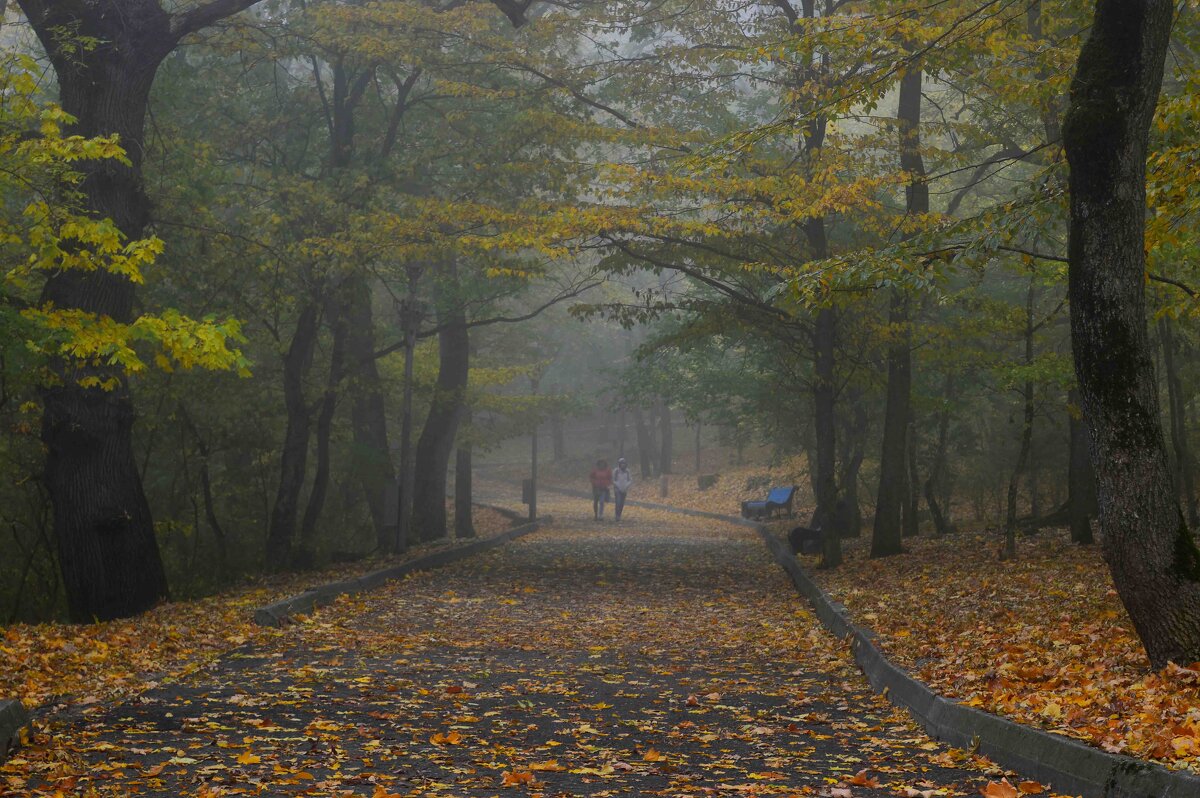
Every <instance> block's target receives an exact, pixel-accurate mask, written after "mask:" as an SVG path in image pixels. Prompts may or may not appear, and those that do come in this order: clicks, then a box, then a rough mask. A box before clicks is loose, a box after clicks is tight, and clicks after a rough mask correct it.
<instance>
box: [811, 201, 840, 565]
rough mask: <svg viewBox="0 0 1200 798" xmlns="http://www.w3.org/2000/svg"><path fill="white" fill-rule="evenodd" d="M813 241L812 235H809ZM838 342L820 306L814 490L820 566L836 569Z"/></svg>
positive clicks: (830, 315)
mask: <svg viewBox="0 0 1200 798" xmlns="http://www.w3.org/2000/svg"><path fill="white" fill-rule="evenodd" d="M814 221H815V222H817V223H819V224H820V226H821V233H820V236H821V237H823V236H824V233H825V223H824V221H823V220H810V221H809V224H810V225H811V224H813V223H814ZM810 240H811V237H810ZM836 344H837V316H836V314H835V312H834V310H833V308H821V309H820V310H818V311H817V320H816V325H815V326H814V329H813V349H814V350H815V357H816V360H815V368H814V374H813V410H814V413H813V420H814V426H815V429H814V432H815V435H816V448H817V469H816V483H815V487H816V490H815V493H816V499H817V507H816V511H815V512H816V513H817V514H818V515H820V517H821V518H823V519H824V523H823V524H822V528H821V531H822V533H823V534H822V536H821V539H822V542H823V547H822V549H821V566H822V567H823V568H836V567H837V566H839V565H841V564H842V535H843V534H845V530H843V529H840V528H839V527H838V524H837V521H838V519H840V518H841V515H842V514H840V513H838V512H836V507H837V482H836V481H835V480H836V476H835V473H836V470H837V427H836V425H837V417H836V409H835V405H834V401H835V400H834V393H835V391H836V385H835V379H836V375H835V373H834V369H835V360H834V351H835V347H836Z"/></svg>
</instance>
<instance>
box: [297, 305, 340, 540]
mask: <svg viewBox="0 0 1200 798" xmlns="http://www.w3.org/2000/svg"><path fill="white" fill-rule="evenodd" d="M329 304H330V306H331V307H330V312H329V316H330V318H329V326H330V327H331V328H332V331H333V343H332V345H331V346H330V353H329V377H328V380H327V381H326V383H325V394H324V396H322V397H321V411H320V413H318V414H317V428H316V438H317V463H316V468H314V469H313V482H312V487H311V488H309V491H308V503H307V504H306V505H305V507H304V517H303V518H302V519H301V520H300V545H301V546H302V547H303V548H304V551H305V558H306V559H307V560H308V561H309V562H311V560H312V545H313V538H314V537H316V532H317V523H318V522H319V521H320V520H321V511H322V510H323V509H324V508H325V497H326V495H328V493H329V458H330V444H331V440H330V439H331V438H332V437H333V416H334V413H335V412H336V411H337V396H338V388H339V387H340V385H341V382H342V377H343V376H344V371H345V350H346V321H345V318H344V317H343V316H342V314H340V313H339V312H338V309H337V307H336V302H330V303H329Z"/></svg>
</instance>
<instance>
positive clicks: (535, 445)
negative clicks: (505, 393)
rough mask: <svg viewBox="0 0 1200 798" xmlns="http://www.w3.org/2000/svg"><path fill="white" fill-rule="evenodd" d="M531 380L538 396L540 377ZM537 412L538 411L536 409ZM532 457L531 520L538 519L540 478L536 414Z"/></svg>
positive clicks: (530, 475) (531, 450) (531, 448)
mask: <svg viewBox="0 0 1200 798" xmlns="http://www.w3.org/2000/svg"><path fill="white" fill-rule="evenodd" d="M529 381H530V382H532V383H533V395H534V396H537V392H538V378H537V377H530V378H529ZM535 412H536V411H535ZM530 455H531V456H530V459H531V461H532V466H531V468H530V472H529V478H530V483H531V485H532V490H530V491H529V520H530V521H536V520H537V479H538V424H537V420H536V416H535V420H534V422H533V439H532V443H531V446H530Z"/></svg>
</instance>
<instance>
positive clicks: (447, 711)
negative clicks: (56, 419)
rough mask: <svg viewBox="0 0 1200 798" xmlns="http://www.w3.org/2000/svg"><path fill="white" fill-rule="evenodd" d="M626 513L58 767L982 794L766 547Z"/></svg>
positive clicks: (474, 782)
mask: <svg viewBox="0 0 1200 798" xmlns="http://www.w3.org/2000/svg"><path fill="white" fill-rule="evenodd" d="M577 504H578V503H577V502H576V503H573V504H570V505H564V506H563V507H562V508H561V509H560V508H557V507H556V508H553V510H554V511H555V512H557V513H558V514H559V515H560V516H561V513H562V512H563V511H567V510H571V509H573V510H574V511H575V512H576V513H578V507H576V506H575V505H577ZM630 512H631V517H630V518H629V519H628V523H627V524H625V525H622V526H621V527H616V526H615V525H613V524H611V523H609V524H604V525H600V524H596V523H594V522H592V521H591V520H590V519H588V520H575V521H572V520H569V519H568V520H566V521H565V522H562V523H560V524H558V525H556V526H555V527H554V528H553V529H550V530H546V531H542V532H538V533H537V534H535V535H532V536H530V537H529V538H525V539H522V540H521V541H519V542H516V543H513V544H510V545H508V546H506V547H504V548H502V549H501V550H499V551H497V552H495V553H492V554H488V555H483V556H480V557H477V558H474V559H472V560H470V561H467V562H464V563H461V564H458V565H455V566H451V567H448V568H446V569H443V570H439V571H436V572H432V573H426V574H420V575H417V576H415V577H412V578H409V579H407V580H405V581H403V582H400V583H395V584H393V585H390V586H389V587H387V588H385V589H383V590H380V591H377V592H375V593H372V594H369V595H368V596H365V597H359V598H358V599H355V600H352V601H346V602H343V603H340V604H339V605H336V606H335V607H333V608H331V609H329V610H327V611H324V612H322V613H321V614H320V615H318V616H317V618H316V619H315V621H314V622H312V623H309V624H305V625H303V626H297V627H293V628H291V629H289V630H286V631H284V632H282V633H280V634H279V635H277V636H274V637H272V638H270V639H269V640H268V642H267V643H265V644H264V643H260V644H258V645H257V646H254V647H244V648H243V649H240V650H239V651H237V652H235V653H234V654H233V655H231V656H229V657H226V658H225V659H224V660H222V661H221V662H220V663H219V664H218V665H216V666H215V667H214V668H213V669H211V670H209V671H207V672H203V673H201V674H198V675H196V676H195V677H193V678H192V680H191V681H188V682H184V683H178V684H173V685H169V686H165V687H162V688H158V689H155V690H153V691H151V692H149V693H147V694H145V695H143V696H142V697H141V698H140V699H139V700H136V701H133V702H130V703H126V704H122V705H119V706H116V707H112V708H108V709H106V710H104V711H103V712H100V713H94V714H92V715H89V716H88V717H87V719H86V721H84V720H80V721H76V722H74V723H73V724H70V725H67V726H66V727H65V728H63V729H61V730H60V734H59V735H58V737H57V738H56V740H55V742H54V745H55V746H57V747H58V748H59V749H61V754H59V758H61V759H62V760H64V761H72V762H73V763H74V765H75V766H77V765H78V758H79V757H82V758H84V759H85V760H87V762H89V763H90V769H89V772H88V773H87V775H86V776H84V777H83V778H81V779H80V780H79V781H78V783H77V784H76V787H77V789H78V794H80V795H84V794H87V793H86V791H87V790H88V789H94V790H95V793H96V794H98V795H105V796H108V795H122V796H124V795H154V796H172V797H173V796H177V795H203V796H215V795H239V794H251V795H253V794H260V795H268V796H284V795H320V796H333V795H362V796H374V798H385V796H394V795H400V796H496V795H532V796H537V795H541V796H545V797H546V798H551V797H552V796H617V795H621V796H656V795H661V796H678V797H680V798H683V797H685V796H686V797H688V798H693V797H694V798H700V796H768V795H781V796H796V795H810V794H814V795H835V796H836V795H842V796H845V795H852V796H883V795H888V796H895V795H903V794H905V793H904V790H905V789H909V790H913V791H914V792H910V793H908V794H910V795H916V794H919V793H920V791H927V790H934V791H935V792H929V793H926V794H928V795H977V794H978V791H979V787H980V785H981V784H983V783H986V781H987V780H988V778H987V777H986V776H985V774H984V773H983V772H982V771H981V769H980V768H981V765H980V764H979V763H978V762H974V761H972V759H971V758H970V757H965V756H963V755H962V754H961V753H960V754H956V753H953V752H950V751H948V749H946V748H944V747H942V746H939V745H937V744H934V743H932V742H930V741H929V740H928V739H927V738H926V737H924V736H923V735H922V734H921V733H920V732H919V731H917V730H916V728H915V727H913V726H912V725H911V724H910V723H909V722H908V721H907V720H906V719H905V718H904V717H903V716H902V715H901V714H899V713H897V712H894V711H893V710H892V709H891V708H890V707H889V705H887V704H886V702H884V701H882V700H880V699H878V698H877V697H874V696H872V695H871V694H870V692H869V690H868V689H867V686H866V684H865V682H864V680H863V679H862V678H861V677H860V676H859V675H858V673H857V671H856V670H855V669H854V668H853V666H852V665H851V663H850V661H849V659H848V657H847V655H846V653H845V652H844V651H843V650H842V647H841V646H840V644H838V643H837V642H836V641H833V640H831V639H830V638H829V637H828V636H827V635H825V634H824V633H823V632H821V631H820V629H819V626H818V625H817V623H816V621H815V619H814V618H813V617H812V616H811V614H810V613H809V612H808V611H807V609H806V608H805V607H804V606H803V605H802V603H801V602H800V600H799V599H798V598H797V597H796V596H795V594H794V593H793V592H792V590H791V587H790V584H789V583H788V582H787V581H786V580H785V578H784V576H783V574H782V572H780V571H779V569H778V568H777V567H776V566H775V565H774V564H773V563H772V562H771V560H770V559H769V557H768V555H767V553H766V551H765V549H764V548H763V546H762V544H761V542H760V541H759V540H758V539H757V537H756V536H755V535H754V534H753V533H752V532H749V531H747V530H743V529H740V528H736V527H733V526H729V525H724V524H719V523H715V522H701V521H695V520H691V519H680V518H678V517H674V516H668V515H666V514H661V513H658V514H655V513H651V512H649V511H645V510H637V511H636V512H635V511H632V510H631V511H630ZM50 758H51V759H52V758H53V757H50ZM45 759H46V757H42V758H40V761H45ZM864 769H866V771H867V773H866V774H864V775H863V776H861V777H859V779H858V781H859V782H870V781H871V780H877V781H878V782H879V783H880V785H881V786H879V787H870V786H863V785H862V784H861V783H859V784H856V783H853V782H852V781H850V780H851V779H853V777H854V776H855V774H856V773H858V772H859V771H862V770H864ZM992 778H998V775H993V776H992ZM846 789H848V790H849V791H850V792H844V791H843V790H846ZM10 794H11V793H10Z"/></svg>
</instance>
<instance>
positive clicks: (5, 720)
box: [0, 698, 29, 762]
mask: <svg viewBox="0 0 1200 798" xmlns="http://www.w3.org/2000/svg"><path fill="white" fill-rule="evenodd" d="M28 725H29V713H28V712H26V711H25V706H24V704H22V703H21V702H20V701H17V700H16V699H12V698H5V699H2V700H0V762H3V761H5V760H6V759H8V757H9V755H10V754H12V752H13V751H15V750H16V749H17V746H19V745H20V744H21V731H22V730H23V729H25V728H26V727H27V726H28Z"/></svg>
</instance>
